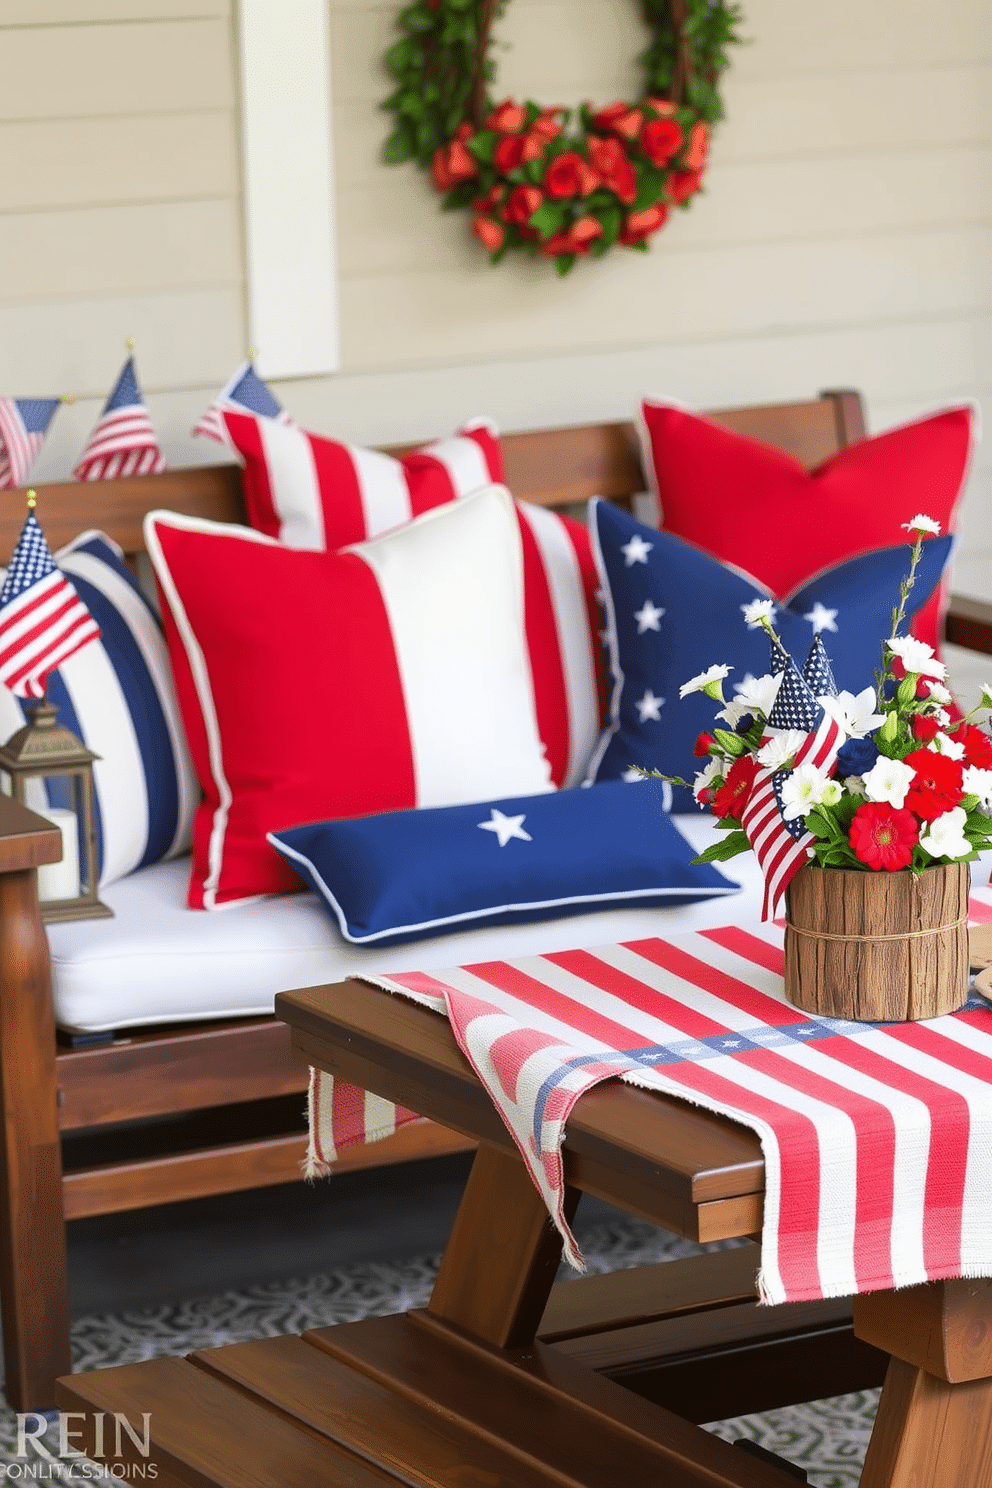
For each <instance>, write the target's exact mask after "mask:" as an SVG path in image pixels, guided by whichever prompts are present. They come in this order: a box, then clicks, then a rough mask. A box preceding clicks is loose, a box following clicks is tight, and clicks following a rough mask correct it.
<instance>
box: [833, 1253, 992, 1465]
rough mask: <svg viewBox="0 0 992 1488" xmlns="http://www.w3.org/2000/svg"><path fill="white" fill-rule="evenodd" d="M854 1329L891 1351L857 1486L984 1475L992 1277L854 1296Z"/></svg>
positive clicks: (991, 1367)
mask: <svg viewBox="0 0 992 1488" xmlns="http://www.w3.org/2000/svg"><path fill="white" fill-rule="evenodd" d="M854 1331H855V1333H856V1334H857V1336H858V1337H859V1338H862V1339H864V1340H865V1342H867V1343H873V1344H875V1346H876V1347H877V1348H881V1349H885V1350H886V1352H888V1353H890V1354H891V1355H892V1361H891V1363H890V1365H889V1370H888V1373H887V1375H886V1377H885V1385H884V1386H883V1389H882V1398H881V1401H880V1402H879V1408H878V1417H877V1419H876V1422H875V1429H874V1430H873V1432H872V1437H871V1442H870V1443H869V1447H868V1455H867V1457H866V1458H865V1466H864V1471H863V1473H862V1475H861V1488H972V1485H974V1488H978V1485H979V1484H986V1483H990V1482H992V1282H989V1281H941V1282H935V1283H933V1284H932V1285H930V1286H922V1287H907V1288H906V1289H905V1290H904V1291H900V1292H873V1293H871V1294H870V1295H868V1296H864V1297H857V1298H855V1303H854Z"/></svg>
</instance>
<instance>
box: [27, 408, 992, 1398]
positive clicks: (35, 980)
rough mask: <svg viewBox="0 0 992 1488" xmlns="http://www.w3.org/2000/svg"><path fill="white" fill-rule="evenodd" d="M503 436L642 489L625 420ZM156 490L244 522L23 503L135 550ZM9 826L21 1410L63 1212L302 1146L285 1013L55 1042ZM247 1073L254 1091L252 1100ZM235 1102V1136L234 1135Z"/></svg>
mask: <svg viewBox="0 0 992 1488" xmlns="http://www.w3.org/2000/svg"><path fill="white" fill-rule="evenodd" d="M711 416H712V417H713V418H714V419H715V420H717V421H718V422H720V423H722V424H724V425H725V426H726V427H728V428H731V429H734V430H736V431H739V432H742V433H747V434H750V435H752V436H754V437H756V438H759V439H763V440H765V441H766V442H767V443H770V444H774V445H777V446H779V447H781V448H783V449H786V450H788V451H790V452H791V453H792V454H794V455H795V456H796V457H797V458H799V459H801V460H802V461H803V462H804V463H806V464H807V465H809V466H813V465H815V464H817V463H819V462H820V461H821V460H823V459H825V458H826V457H827V456H829V455H830V454H832V453H834V452H835V451H836V450H837V449H838V448H840V447H843V446H844V445H846V444H848V443H850V442H852V441H853V440H856V439H859V438H861V437H863V435H864V427H865V426H864V418H863V412H862V407H861V400H860V398H859V396H858V394H857V393H854V392H849V391H842V392H832V393H826V394H824V395H823V396H822V397H821V398H819V399H816V400H812V401H808V402H801V403H793V404H785V405H774V406H767V407H755V408H748V409H733V410H721V411H718V412H716V413H714V414H712V415H711ZM503 449H504V454H505V459H506V471H507V482H508V484H509V486H510V487H511V489H512V490H513V491H514V493H515V494H516V495H517V496H520V497H523V498H525V499H527V500H528V501H533V502H537V503H539V504H541V505H545V506H553V507H567V506H572V505H577V504H581V503H583V502H584V501H586V500H587V499H588V498H589V497H590V496H592V495H596V494H600V495H604V496H607V497H610V498H612V499H614V500H617V501H620V502H622V503H624V504H628V503H629V501H630V499H631V497H632V495H634V494H635V493H637V492H639V491H642V490H643V489H644V488H645V480H644V475H643V471H642V468H641V462H640V454H639V447H638V440H637V436H636V431H635V429H634V426H633V425H632V424H629V423H610V424H596V425H584V426H580V427H576V428H571V429H559V430H540V431H537V432H532V433H524V434H515V435H508V436H504V438H503ZM394 452H395V451H394ZM157 507H166V508H171V509H173V510H176V511H180V512H185V513H189V514H192V515H196V516H200V517H207V518H213V519H216V520H219V521H244V508H243V502H242V496H241V472H240V468H239V467H238V466H235V465H220V466H212V467H210V468H206V469H190V470H178V471H170V472H166V473H164V474H162V475H157V476H143V477H135V478H128V479H123V480H118V481H113V482H107V483H95V484H86V483H79V482H69V483H66V484H61V485H51V486H47V487H44V488H42V495H41V501H40V509H41V511H42V512H43V515H44V525H45V530H46V534H47V536H48V538H49V541H50V543H51V546H52V547H53V548H55V547H58V546H59V545H61V544H62V543H64V542H67V541H69V540H70V539H71V538H73V537H75V536H76V535H77V534H78V533H79V532H80V531H82V530H84V529H86V528H90V527H99V528H101V529H102V530H104V531H105V532H107V533H108V534H109V535H110V536H111V537H112V538H114V539H115V541H117V542H118V543H119V544H120V545H121V547H122V548H123V549H124V551H125V552H126V553H128V554H132V555H137V554H138V553H140V551H141V549H142V533H141V523H142V519H143V517H144V515H145V513H146V512H147V511H149V510H152V509H154V508H157ZM23 510H24V505H23V501H22V500H19V499H18V495H17V493H16V492H10V493H8V495H7V499H6V500H5V502H4V505H3V509H2V512H0V548H2V554H0V557H3V558H6V557H7V556H8V555H9V553H10V551H11V549H12V547H13V545H14V542H15V541H16V538H17V535H18V532H19V530H20V525H21V522H22V518H23ZM947 635H948V638H949V639H950V640H953V641H956V642H958V643H959V644H963V645H968V646H972V647H975V648H978V649H983V650H985V651H987V652H990V653H992V606H984V605H981V604H979V603H977V602H976V601H958V600H955V601H954V602H953V604H952V607H951V612H950V617H949V620H948V626H947ZM34 821H35V824H36V825H38V826H39V827H40V830H41V832H42V837H41V838H39V839H38V844H39V845H36V846H35V847H32V848H31V852H32V853H38V852H46V851H51V850H52V849H51V842H52V839H53V834H52V833H51V831H47V837H46V828H45V827H44V826H42V825H41V824H39V823H38V821H37V818H35V819H34ZM24 830H25V826H24V817H23V815H22V814H21V813H20V812H19V810H18V809H15V808H14V805H13V803H12V802H10V801H8V800H6V799H5V798H3V797H0V1091H2V1098H3V1103H4V1110H5V1113H6V1120H5V1123H4V1141H3V1153H2V1163H0V1171H2V1175H3V1191H2V1196H0V1197H2V1205H0V1213H2V1220H0V1309H2V1314H3V1321H4V1358H5V1363H6V1378H7V1383H6V1392H7V1396H8V1399H9V1400H10V1402H11V1403H12V1404H13V1405H15V1406H16V1407H17V1408H19V1409H24V1408H28V1407H37V1406H39V1405H48V1404H50V1403H51V1401H52V1399H53V1386H54V1380H55V1378H56V1376H58V1375H60V1374H64V1373H65V1372H66V1371H67V1370H68V1369H69V1367H70V1351H69V1302H68V1285H67V1277H66V1251H65V1223H66V1220H71V1219H76V1218H82V1217H85V1216H91V1215H97V1214H109V1213H117V1212H121V1211H126V1210H131V1209H137V1208H142V1207H145V1206H148V1205H154V1204H162V1203H168V1202H172V1201H176V1200H182V1199H188V1198H196V1197H200V1196H203V1195H206V1194H215V1193H225V1192H231V1191H234V1190H238V1189H247V1188H252V1187H261V1186H265V1185H269V1184H277V1183H284V1182H287V1181H290V1180H293V1179H296V1178H298V1177H299V1165H300V1159H301V1157H302V1154H303V1146H304V1142H303V1135H302V1132H301V1128H300V1115H299V1113H300V1110H301V1101H300V1099H299V1096H300V1094H301V1092H302V1091H303V1090H304V1088H305V1084H306V1071H305V1069H304V1068H303V1067H302V1066H300V1065H299V1064H298V1063H297V1062H295V1061H294V1060H293V1059H292V1057H291V1055H290V1050H289V1040H288V1036H287V1032H286V1029H285V1027H284V1026H283V1025H282V1024H280V1023H277V1022H275V1021H274V1020H273V1019H271V1018H253V1019H240V1020H237V1021H230V1022H227V1023H212V1024H206V1025H204V1024H190V1025H186V1026H179V1027H177V1026H172V1027H169V1028H166V1029H162V1030H155V1031H152V1032H149V1031H147V1030H141V1031H137V1032H134V1031H131V1032H129V1031H128V1030H122V1031H121V1033H120V1035H119V1036H116V1037H114V1038H113V1039H112V1040H111V1041H110V1042H109V1043H107V1044H105V1045H101V1046H97V1047H92V1048H86V1047H77V1048H73V1047H68V1046H66V1045H64V1044H60V1043H59V1042H58V1041H57V1038H56V1030H55V1027H54V1020H53V1014H52V1002H51V975H50V965H49V957H48V950H47V943H46V939H45V932H44V928H43V926H42V924H41V921H40V918H39V916H38V911H37V904H36V894H35V874H34V871H33V867H32V866H31V865H32V864H34V863H37V862H39V861H47V860H48V859H43V858H39V857H37V856H34V857H31V856H30V853H29V854H28V857H27V858H26V859H24V860H23V861H22V860H21V858H18V857H17V855H16V853H15V854H14V856H13V857H10V856H9V855H8V856H4V854H5V852H6V850H7V844H8V843H9V842H12V841H16V840H17V839H18V836H19V834H20V835H23V832H24ZM42 838H44V839H45V840H46V841H47V842H48V843H49V846H48V847H45V846H44V845H41V844H42ZM22 856H23V855H22ZM246 1081H250V1085H251V1089H252V1091H253V1097H254V1098H253V1101H252V1103H251V1105H250V1107H246V1106H245V1103H244V1091H245V1084H246ZM191 1113H195V1115H194V1116H192V1117H191ZM232 1113H234V1114H235V1115H236V1117H237V1130H238V1132H239V1135H238V1136H237V1138H233V1137H232V1136H231V1127H232V1122H231V1115H232ZM149 1118H154V1122H155V1135H156V1139H157V1140H156V1146H155V1148H154V1149H152V1148H151V1147H150V1145H149V1141H148V1134H149V1125H148V1122H149ZM170 1123H174V1124H173V1125H171V1126H170ZM170 1133H171V1136H170ZM469 1145H470V1143H468V1142H467V1140H466V1138H465V1137H464V1136H462V1135H459V1134H457V1133H455V1132H452V1131H450V1130H447V1129H445V1128H444V1127H442V1126H439V1125H436V1124H430V1123H428V1122H424V1123H422V1124H420V1125H418V1126H413V1127H408V1128H406V1129H404V1130H403V1131H401V1132H400V1133H399V1134H398V1135H397V1136H396V1137H394V1138H392V1139H390V1140H389V1141H386V1142H382V1143H379V1144H376V1145H375V1146H373V1147H369V1148H365V1149H358V1150H353V1151H352V1152H350V1153H349V1154H347V1155H346V1156H345V1157H344V1158H343V1159H342V1160H341V1162H340V1164H339V1168H341V1169H346V1168H349V1167H352V1168H354V1167H361V1166H366V1165H375V1164H385V1163H393V1162H400V1161H407V1160H410V1159H414V1158H420V1157H425V1156H429V1155H434V1154H439V1153H444V1152H452V1151H455V1150H459V1149H464V1148H465V1147H466V1146H469ZM163 1147H164V1149H165V1150H164V1151H163Z"/></svg>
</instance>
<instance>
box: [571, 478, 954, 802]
mask: <svg viewBox="0 0 992 1488" xmlns="http://www.w3.org/2000/svg"><path fill="white" fill-rule="evenodd" d="M812 519H813V520H815V517H814V518H812ZM589 525H590V529H591V533H592V538H593V551H594V553H595V556H596V564H597V567H598V569H599V577H600V585H601V588H602V592H603V598H604V603H605V607H606V616H607V649H608V653H609V662H610V668H611V672H612V678H613V687H612V695H611V702H610V722H609V725H608V727H607V729H606V732H605V733H604V735H603V737H602V738H601V739H600V742H599V745H598V747H597V749H596V751H595V753H594V755H593V758H592V761H591V763H590V766H589V772H588V778H589V779H590V780H596V781H605V780H617V779H621V780H622V779H628V780H638V779H640V778H641V777H640V776H638V775H636V774H635V773H634V772H633V771H632V769H631V767H632V766H641V767H643V768H647V769H654V770H659V771H660V772H661V773H662V774H664V775H677V776H680V777H681V778H682V779H683V780H691V779H692V777H693V775H694V773H695V772H696V771H698V770H699V769H701V768H702V765H703V761H702V760H700V759H696V758H695V757H694V756H693V752H692V751H693V745H694V744H695V742H696V739H697V738H698V736H699V735H700V734H701V733H703V732H704V731H709V730H712V728H713V725H714V723H715V722H716V718H715V714H716V710H717V707H718V705H717V704H715V703H713V702H712V701H711V700H710V699H709V698H708V697H706V696H705V695H704V694H703V693H701V692H695V693H690V695H689V696H688V697H686V698H684V699H681V700H680V699H679V688H680V687H681V686H682V684H683V683H684V682H688V681H689V680H690V678H692V677H697V676H698V675H699V674H700V673H701V672H705V671H706V669H707V668H708V667H711V666H713V665H716V664H721V665H722V664H726V665H728V666H731V667H733V671H732V672H731V673H730V675H729V677H728V678H727V680H726V682H725V683H724V696H725V697H726V698H727V699H728V700H729V699H732V698H733V696H734V684H735V683H737V682H743V681H744V679H745V678H746V677H747V676H748V675H751V676H753V677H761V676H764V675H765V674H766V673H767V672H768V670H769V650H768V638H767V636H766V635H765V633H764V632H763V631H761V630H748V629H747V627H746V625H745V623H744V617H743V615H742V613H741V611H742V607H743V606H744V605H746V604H749V603H750V602H751V601H752V600H754V599H771V598H774V597H775V596H773V595H772V593H771V591H770V590H769V589H766V588H765V587H764V585H762V584H760V583H758V581H757V580H756V579H752V578H751V577H750V576H749V575H748V574H746V573H743V572H742V571H741V570H740V569H736V568H731V567H729V566H728V565H727V564H725V563H720V562H719V561H718V560H717V559H715V558H712V557H710V555H709V554H708V553H704V552H703V551H702V549H700V548H697V547H694V546H693V544H692V543H688V542H685V541H684V540H683V539H682V538H679V537H674V536H673V535H672V534H671V533H670V532H658V531H656V530H655V529H654V528H653V527H646V526H644V525H643V523H641V522H638V521H636V520H635V519H634V518H633V517H631V516H630V515H629V514H628V513H627V512H625V511H623V510H622V509H621V508H620V507H618V506H614V505H613V504H612V502H609V501H601V500H596V501H593V502H592V503H590V524H589ZM952 546H953V541H952V539H951V538H949V537H936V538H932V539H930V540H928V541H927V542H925V543H924V545H923V557H922V559H921V561H920V566H919V568H918V569H917V572H916V583H915V585H914V587H913V589H912V592H911V594H910V596H909V599H908V600H907V604H906V615H907V619H909V618H911V617H912V616H913V615H914V614H915V613H916V611H917V610H918V609H919V608H920V607H921V606H922V605H924V604H925V603H926V601H927V600H928V599H929V598H930V596H931V594H932V593H933V592H934V590H935V589H936V587H937V585H938V584H939V583H940V577H941V574H942V573H943V570H944V568H945V566H946V564H947V561H948V559H949V557H950V553H951V548H952ZM908 568H909V546H908V544H906V543H903V544H901V545H900V546H898V547H892V548H877V549H875V550H874V551H872V552H868V553H864V554H862V555H861V556H860V557H858V558H851V559H848V561H847V562H845V563H838V564H837V565H836V566H835V567H833V568H826V569H824V570H823V571H822V572H821V573H819V574H817V575H816V576H815V578H813V579H810V580H808V581H807V582H806V583H805V584H803V586H802V588H800V589H797V590H795V592H794V593H792V594H789V595H786V596H785V597H784V598H783V599H781V600H778V599H776V601H775V603H776V614H775V627H776V629H777V630H778V633H779V635H780V636H781V637H782V640H783V641H784V643H785V646H786V649H787V650H788V651H789V652H790V653H791V654H792V656H793V657H794V658H795V659H796V662H797V664H798V665H799V666H800V667H801V666H802V664H803V662H804V661H805V659H806V655H807V653H808V651H809V648H810V645H811V643H812V640H813V636H814V634H816V632H817V631H819V632H820V634H821V636H822V639H823V643H824V646H825V647H826V650H827V655H828V656H829V658H830V661H831V664H832V667H833V673H834V677H835V679H836V681H837V686H838V688H840V689H841V690H842V691H844V690H846V691H848V692H853V693H859V692H861V691H862V689H863V688H865V687H868V686H870V685H871V684H872V682H873V680H874V672H875V668H876V667H877V666H878V665H879V664H880V661H881V654H882V641H883V640H884V639H885V637H886V636H888V635H889V634H890V633H891V629H892V611H893V610H894V609H895V608H896V607H897V606H898V604H899V585H900V582H901V581H902V579H903V578H905V576H906V572H907V570H908ZM671 802H672V809H673V810H675V811H688V810H690V809H691V808H692V795H691V792H690V791H688V790H685V789H682V788H681V787H675V788H674V790H673V793H672V798H671Z"/></svg>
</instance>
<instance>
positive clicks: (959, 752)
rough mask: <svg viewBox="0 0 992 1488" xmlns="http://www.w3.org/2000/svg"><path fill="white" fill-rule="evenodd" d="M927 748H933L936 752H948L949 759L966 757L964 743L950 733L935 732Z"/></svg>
mask: <svg viewBox="0 0 992 1488" xmlns="http://www.w3.org/2000/svg"><path fill="white" fill-rule="evenodd" d="M927 748H928V749H932V750H933V752H934V754H946V755H947V758H948V759H953V760H959V759H964V745H963V744H959V743H958V741H957V739H952V738H951V736H950V734H934V736H933V738H932V739H931V740H930V743H929V744H928V745H927Z"/></svg>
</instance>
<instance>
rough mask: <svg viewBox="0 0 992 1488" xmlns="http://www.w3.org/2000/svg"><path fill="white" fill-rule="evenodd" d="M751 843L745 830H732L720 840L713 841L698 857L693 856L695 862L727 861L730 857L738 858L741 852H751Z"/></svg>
mask: <svg viewBox="0 0 992 1488" xmlns="http://www.w3.org/2000/svg"><path fill="white" fill-rule="evenodd" d="M750 850H751V844H750V842H749V841H748V840H747V835H746V833H744V832H731V833H730V834H729V835H728V836H727V837H724V838H723V839H722V840H721V841H719V842H711V843H710V845H709V847H708V848H707V849H706V851H705V852H701V853H700V854H699V857H698V858H693V862H694V863H725V862H727V860H728V858H736V857H737V856H738V854H739V853H743V852H750Z"/></svg>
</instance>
